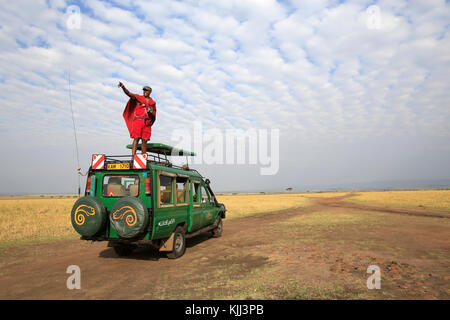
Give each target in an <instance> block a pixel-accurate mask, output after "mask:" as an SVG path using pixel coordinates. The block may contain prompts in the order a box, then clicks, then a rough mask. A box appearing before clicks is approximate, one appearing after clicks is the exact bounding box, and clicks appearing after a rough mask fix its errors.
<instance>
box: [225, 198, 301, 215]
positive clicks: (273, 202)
mask: <svg viewBox="0 0 450 320" xmlns="http://www.w3.org/2000/svg"><path fill="white" fill-rule="evenodd" d="M217 200H218V201H219V202H221V203H223V204H225V207H226V209H227V219H234V218H241V217H245V216H250V215H254V214H256V213H262V212H270V211H275V210H282V209H288V208H293V207H305V206H306V205H307V204H308V199H307V198H306V197H305V196H304V195H303V194H298V193H297V194H296V193H292V194H260V195H247V194H246V195H231V196H229V195H218V196H217Z"/></svg>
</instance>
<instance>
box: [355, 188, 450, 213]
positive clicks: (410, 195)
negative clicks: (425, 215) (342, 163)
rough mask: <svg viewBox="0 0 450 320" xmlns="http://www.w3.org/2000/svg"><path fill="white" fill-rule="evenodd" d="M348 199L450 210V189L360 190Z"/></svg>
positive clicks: (387, 204) (388, 204)
mask: <svg viewBox="0 0 450 320" xmlns="http://www.w3.org/2000/svg"><path fill="white" fill-rule="evenodd" d="M347 200H349V201H356V202H367V203H373V204H380V205H386V206H398V207H416V208H417V207H419V208H420V207H423V208H433V209H441V210H450V190H414V191H373V192H358V195H356V196H355V197H351V198H348V199H347Z"/></svg>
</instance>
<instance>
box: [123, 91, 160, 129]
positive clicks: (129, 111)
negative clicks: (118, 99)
mask: <svg viewBox="0 0 450 320" xmlns="http://www.w3.org/2000/svg"><path fill="white" fill-rule="evenodd" d="M134 96H135V97H136V100H134V99H131V98H130V100H128V102H127V105H126V106H125V110H123V118H124V119H125V123H126V125H127V128H128V131H129V132H130V135H131V131H132V125H133V120H134V119H135V118H149V115H148V114H147V112H146V110H147V108H148V107H149V106H152V107H153V110H154V112H155V118H152V117H150V126H152V125H153V123H155V120H156V102H155V101H153V99H152V98H150V97H149V99H148V101H146V99H145V97H144V96H141V95H139V94H135V95H134ZM142 104H143V105H144V106H142Z"/></svg>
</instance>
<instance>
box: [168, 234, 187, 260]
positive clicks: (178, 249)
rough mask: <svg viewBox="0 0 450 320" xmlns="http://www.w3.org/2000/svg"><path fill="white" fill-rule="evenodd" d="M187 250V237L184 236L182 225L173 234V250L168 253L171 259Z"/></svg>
mask: <svg viewBox="0 0 450 320" xmlns="http://www.w3.org/2000/svg"><path fill="white" fill-rule="evenodd" d="M185 251H186V238H185V237H184V230H183V228H181V227H178V228H176V229H175V232H174V235H173V247H172V251H171V252H169V253H168V254H167V257H168V258H169V259H177V258H179V257H181V256H182V255H183V254H184V252H185Z"/></svg>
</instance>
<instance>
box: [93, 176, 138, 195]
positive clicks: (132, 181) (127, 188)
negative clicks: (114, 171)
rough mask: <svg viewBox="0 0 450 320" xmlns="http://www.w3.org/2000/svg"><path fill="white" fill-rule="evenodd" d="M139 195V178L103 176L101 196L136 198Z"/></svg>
mask: <svg viewBox="0 0 450 320" xmlns="http://www.w3.org/2000/svg"><path fill="white" fill-rule="evenodd" d="M138 195H139V176H135V175H105V176H104V177H103V187H102V196H103V197H105V198H108V197H111V198H115V197H127V196H132V197H137V196H138Z"/></svg>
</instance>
